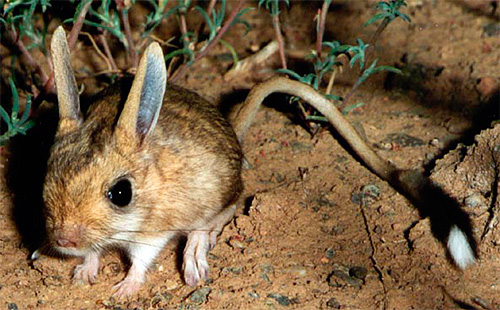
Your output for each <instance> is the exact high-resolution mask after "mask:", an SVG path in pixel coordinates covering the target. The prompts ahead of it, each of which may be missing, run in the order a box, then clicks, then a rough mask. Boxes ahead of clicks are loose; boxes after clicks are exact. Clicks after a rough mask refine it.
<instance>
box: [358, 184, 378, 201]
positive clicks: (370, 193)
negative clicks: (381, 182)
mask: <svg viewBox="0 0 500 310" xmlns="http://www.w3.org/2000/svg"><path fill="white" fill-rule="evenodd" d="M361 192H362V193H363V195H364V196H365V198H366V197H369V198H377V197H378V196H379V195H380V188H379V187H378V186H377V185H374V184H368V185H365V186H363V188H362V189H361Z"/></svg>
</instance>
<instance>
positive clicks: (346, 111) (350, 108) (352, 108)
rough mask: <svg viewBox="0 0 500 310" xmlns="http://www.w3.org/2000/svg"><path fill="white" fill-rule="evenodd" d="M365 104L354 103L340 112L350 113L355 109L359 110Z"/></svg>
mask: <svg viewBox="0 0 500 310" xmlns="http://www.w3.org/2000/svg"><path fill="white" fill-rule="evenodd" d="M364 105H365V104H364V103H362V102H358V103H355V104H352V105H350V106H348V107H345V108H344V109H343V110H342V114H347V113H349V112H350V111H352V110H354V109H357V108H360V107H362V106H364Z"/></svg>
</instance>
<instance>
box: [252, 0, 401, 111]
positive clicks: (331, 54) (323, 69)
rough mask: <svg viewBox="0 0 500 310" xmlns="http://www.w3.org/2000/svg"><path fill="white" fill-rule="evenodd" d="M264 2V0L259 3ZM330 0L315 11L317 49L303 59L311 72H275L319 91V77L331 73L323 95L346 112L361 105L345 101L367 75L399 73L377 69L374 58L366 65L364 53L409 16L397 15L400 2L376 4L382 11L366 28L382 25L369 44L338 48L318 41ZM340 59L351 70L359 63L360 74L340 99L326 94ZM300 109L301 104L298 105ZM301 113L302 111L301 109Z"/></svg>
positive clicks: (338, 46)
mask: <svg viewBox="0 0 500 310" xmlns="http://www.w3.org/2000/svg"><path fill="white" fill-rule="evenodd" d="M261 1H264V0H261ZM330 3H331V0H324V4H323V8H322V9H321V10H320V11H319V12H318V16H317V17H316V18H317V20H318V24H317V27H316V30H317V33H318V35H317V46H316V50H315V51H313V52H312V53H311V54H310V55H309V56H308V57H307V58H306V59H313V60H314V62H313V68H314V73H307V74H304V75H299V74H298V73H296V72H294V71H292V70H289V69H279V70H278V72H281V73H285V74H287V75H289V76H290V77H292V78H294V79H297V80H298V81H301V82H303V83H306V84H309V85H311V86H312V87H313V88H314V89H316V90H318V91H320V87H321V82H322V80H323V77H324V75H325V74H327V73H332V72H333V73H332V75H331V78H330V82H329V85H328V87H327V91H326V93H325V94H324V96H325V97H326V98H328V99H330V100H334V101H337V102H341V104H340V108H341V110H342V112H343V113H347V112H349V111H351V110H352V109H354V108H357V107H360V106H362V105H363V103H355V104H351V105H348V102H349V99H350V98H351V96H352V95H353V93H354V92H355V91H356V90H357V89H358V87H359V86H360V85H361V84H362V83H363V82H364V81H366V80H367V79H368V78H369V77H370V76H371V75H373V74H375V73H378V72H381V71H390V72H393V73H397V74H401V70H399V69H397V68H394V67H391V66H377V61H378V60H377V59H375V60H373V61H372V62H371V63H370V60H369V59H368V56H367V55H368V53H369V50H370V47H371V45H372V44H375V41H376V39H377V38H378V37H379V36H380V33H381V32H382V31H383V30H384V29H385V28H386V27H387V25H388V24H389V23H390V22H391V21H392V20H394V19H395V18H396V17H401V18H402V19H403V20H405V21H409V20H410V19H409V17H408V16H407V15H406V14H403V13H401V12H399V8H400V7H401V6H404V5H406V4H405V2H404V1H402V0H394V1H389V2H379V3H378V4H377V8H378V9H381V10H382V11H383V12H382V13H379V14H376V15H375V16H374V17H373V18H371V19H370V20H369V21H368V22H367V24H366V25H369V24H371V23H373V22H374V21H376V20H379V19H382V20H383V25H382V27H381V26H379V28H378V29H377V31H376V34H377V36H376V37H373V36H372V40H371V42H372V43H371V44H365V43H364V42H363V40H361V39H359V38H358V39H357V40H356V43H357V45H342V44H340V43H339V42H337V41H332V42H322V41H323V38H322V36H323V31H324V23H325V19H326V17H325V14H326V13H325V12H326V11H327V10H328V6H329V5H330ZM320 46H321V47H326V48H327V49H328V53H326V54H325V53H324V52H323V51H322V49H321V48H320ZM340 57H345V58H347V59H349V66H350V67H351V68H353V67H354V66H355V64H356V63H358V64H359V69H360V75H359V78H358V79H357V81H356V82H355V83H354V85H353V86H352V88H351V89H350V91H349V92H348V93H347V94H346V95H345V96H344V97H341V96H338V95H332V94H330V91H331V87H332V85H333V80H334V78H335V74H336V72H337V70H338V69H339V68H341V67H342V61H340V60H339V59H340ZM367 62H368V63H370V64H369V65H368V66H365V64H366V63H367ZM292 101H295V102H297V101H299V100H298V99H297V98H292ZM299 105H300V106H301V103H300V102H299ZM301 109H302V111H306V110H305V109H304V108H303V107H302V106H301ZM305 114H306V115H305V118H306V119H309V120H325V119H324V118H322V117H321V116H317V115H315V112H312V114H311V113H310V112H307V113H305Z"/></svg>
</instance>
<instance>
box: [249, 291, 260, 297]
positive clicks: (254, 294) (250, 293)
mask: <svg viewBox="0 0 500 310" xmlns="http://www.w3.org/2000/svg"><path fill="white" fill-rule="evenodd" d="M248 296H250V297H252V298H259V297H260V295H259V294H257V293H256V292H248Z"/></svg>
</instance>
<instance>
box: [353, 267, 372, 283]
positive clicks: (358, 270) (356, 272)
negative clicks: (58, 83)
mask: <svg viewBox="0 0 500 310" xmlns="http://www.w3.org/2000/svg"><path fill="white" fill-rule="evenodd" d="M367 274H368V269H366V268H365V267H362V266H355V267H352V268H351V269H349V275H350V276H351V277H355V278H358V279H361V280H363V281H364V280H365V278H366V275H367Z"/></svg>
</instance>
